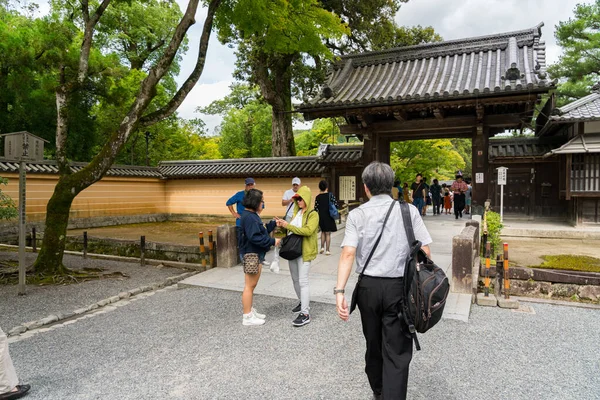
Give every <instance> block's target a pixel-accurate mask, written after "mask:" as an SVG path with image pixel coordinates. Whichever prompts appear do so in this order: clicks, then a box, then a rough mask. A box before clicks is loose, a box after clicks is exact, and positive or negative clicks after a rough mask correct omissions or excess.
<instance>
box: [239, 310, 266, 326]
mask: <svg viewBox="0 0 600 400" xmlns="http://www.w3.org/2000/svg"><path fill="white" fill-rule="evenodd" d="M264 323H265V320H264V319H260V318H256V316H255V315H254V313H253V312H252V311H250V313H248V314H244V315H243V316H242V325H245V326H258V325H263V324H264Z"/></svg>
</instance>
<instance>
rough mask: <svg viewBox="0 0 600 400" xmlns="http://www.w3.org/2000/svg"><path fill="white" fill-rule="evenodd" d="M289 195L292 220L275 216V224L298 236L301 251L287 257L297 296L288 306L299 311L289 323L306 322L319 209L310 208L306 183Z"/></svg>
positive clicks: (303, 323)
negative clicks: (298, 255)
mask: <svg viewBox="0 0 600 400" xmlns="http://www.w3.org/2000/svg"><path fill="white" fill-rule="evenodd" d="M292 199H293V200H294V214H293V216H292V220H291V221H290V222H287V221H286V220H284V219H279V218H276V220H277V226H280V227H282V228H285V229H287V230H288V234H296V235H299V236H302V255H301V256H300V257H298V258H296V259H295V260H289V266H290V275H291V276H292V282H293V283H294V290H295V291H296V296H298V299H299V300H300V304H298V305H297V306H296V307H294V308H293V309H292V312H299V314H298V316H297V317H296V318H295V319H294V321H292V324H293V325H294V326H303V325H306V324H308V323H310V314H309V312H310V290H309V286H308V272H309V271H310V263H311V261H312V260H314V259H315V258H317V245H318V244H317V229H318V228H319V213H317V212H315V210H314V209H312V208H311V193H310V189H309V188H308V186H302V187H300V189H298V192H297V193H296V194H295V195H294V196H293V197H292Z"/></svg>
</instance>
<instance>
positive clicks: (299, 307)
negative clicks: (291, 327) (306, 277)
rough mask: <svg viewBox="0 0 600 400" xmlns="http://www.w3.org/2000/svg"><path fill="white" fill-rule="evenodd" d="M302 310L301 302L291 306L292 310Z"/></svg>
mask: <svg viewBox="0 0 600 400" xmlns="http://www.w3.org/2000/svg"><path fill="white" fill-rule="evenodd" d="M300 310H302V303H298V305H297V306H296V307H294V308H292V312H300Z"/></svg>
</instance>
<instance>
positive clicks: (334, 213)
mask: <svg viewBox="0 0 600 400" xmlns="http://www.w3.org/2000/svg"><path fill="white" fill-rule="evenodd" d="M329 216H330V217H331V218H333V219H339V218H340V213H339V211H338V209H337V207H336V206H335V203H334V202H333V195H332V194H331V193H329Z"/></svg>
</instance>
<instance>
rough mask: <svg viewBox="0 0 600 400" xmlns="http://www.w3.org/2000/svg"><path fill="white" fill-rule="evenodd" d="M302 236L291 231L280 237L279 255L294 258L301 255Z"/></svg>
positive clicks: (287, 258)
mask: <svg viewBox="0 0 600 400" xmlns="http://www.w3.org/2000/svg"><path fill="white" fill-rule="evenodd" d="M302 239H303V238H302V236H300V235H296V234H295V233H292V234H291V235H287V236H286V237H284V238H283V239H281V249H280V250H279V257H282V258H285V259H286V260H295V259H296V258H298V257H300V256H301V255H302Z"/></svg>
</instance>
